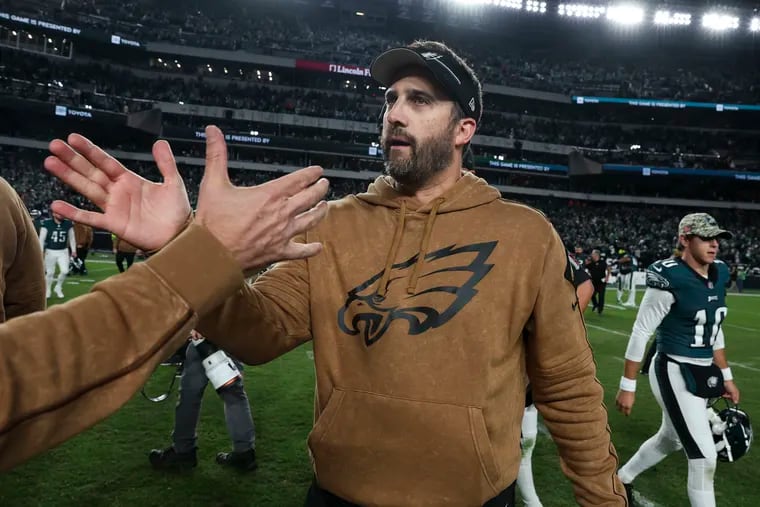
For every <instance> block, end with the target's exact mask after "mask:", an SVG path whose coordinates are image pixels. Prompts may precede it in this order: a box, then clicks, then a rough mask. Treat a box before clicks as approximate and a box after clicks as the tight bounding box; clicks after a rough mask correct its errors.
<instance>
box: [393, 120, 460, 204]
mask: <svg viewBox="0 0 760 507" xmlns="http://www.w3.org/2000/svg"><path fill="white" fill-rule="evenodd" d="M455 127H456V123H452V124H451V125H449V126H448V127H447V128H446V129H445V130H444V131H443V132H441V133H440V134H437V135H435V136H433V137H432V138H431V139H429V140H427V141H425V142H424V143H422V144H420V143H418V142H417V140H416V139H415V138H413V137H411V136H409V135H408V134H407V133H405V132H404V131H403V130H402V129H400V128H390V129H389V131H388V134H387V135H385V132H383V135H382V136H381V138H380V144H381V146H382V147H383V158H384V159H385V173H386V174H387V175H388V176H390V177H391V178H393V179H394V180H395V181H396V182H397V183H398V184H399V186H400V187H401V188H402V189H403V190H404V193H408V194H410V195H411V194H414V193H415V192H416V191H418V190H420V189H421V188H423V187H424V186H425V185H426V184H427V183H428V182H429V181H431V180H432V179H433V178H434V177H435V176H436V175H438V174H439V173H441V172H442V171H443V170H444V169H446V168H447V167H448V166H449V164H451V161H452V159H453V158H454V129H455ZM393 136H403V137H405V138H407V139H408V140H409V152H410V154H409V156H408V157H407V156H404V155H401V154H398V153H396V154H394V153H392V151H391V138H392V137H393Z"/></svg>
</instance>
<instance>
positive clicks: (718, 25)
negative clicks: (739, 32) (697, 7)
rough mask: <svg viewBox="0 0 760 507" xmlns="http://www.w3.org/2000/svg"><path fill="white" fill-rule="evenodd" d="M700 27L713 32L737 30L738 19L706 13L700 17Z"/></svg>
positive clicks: (726, 15)
mask: <svg viewBox="0 0 760 507" xmlns="http://www.w3.org/2000/svg"><path fill="white" fill-rule="evenodd" d="M702 27H703V28H707V29H708V30H712V31H714V32H725V31H727V30H736V29H737V28H739V18H737V17H736V16H731V15H730V14H720V13H718V12H708V13H707V14H705V15H704V16H702Z"/></svg>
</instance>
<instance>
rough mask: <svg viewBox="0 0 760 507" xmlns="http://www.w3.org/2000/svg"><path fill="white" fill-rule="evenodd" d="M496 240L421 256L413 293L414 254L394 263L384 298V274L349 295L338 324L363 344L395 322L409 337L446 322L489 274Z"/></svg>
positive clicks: (371, 279)
mask: <svg viewBox="0 0 760 507" xmlns="http://www.w3.org/2000/svg"><path fill="white" fill-rule="evenodd" d="M497 243H498V241H491V242H486V243H475V244H471V245H464V246H460V247H457V246H456V245H451V246H447V247H444V248H441V249H440V250H436V251H435V252H431V253H428V254H427V255H426V256H425V264H424V268H423V271H422V272H421V273H420V274H419V278H418V280H417V284H416V286H415V290H414V293H413V294H408V293H407V286H408V283H409V280H410V279H411V276H412V272H413V270H414V267H415V265H416V264H417V258H418V254H415V255H414V256H412V257H411V258H409V259H407V260H405V261H403V262H400V263H398V264H394V265H393V266H392V268H391V269H392V271H391V276H390V279H389V281H388V286H387V291H386V295H385V297H381V296H380V295H379V294H378V293H377V291H378V288H379V286H378V282H379V280H380V279H381V278H382V276H383V271H380V272H378V273H377V274H375V275H374V276H372V277H371V278H370V279H369V280H367V281H365V282H363V283H361V284H359V285H358V286H356V287H354V288H353V289H351V290H350V291H348V294H347V297H346V302H345V304H344V305H343V307H342V308H341V309H340V311H338V326H339V327H340V329H341V331H343V332H344V333H346V334H349V335H351V336H356V335H362V337H363V338H364V343H365V344H366V345H367V346H370V345H372V344H373V343H375V342H377V341H378V340H379V339H380V338H382V337H383V335H384V334H385V333H386V331H388V328H389V327H390V325H391V323H393V321H395V320H403V321H405V324H406V325H407V326H408V332H409V335H410V336H414V335H418V334H421V333H424V332H425V331H427V330H428V329H431V328H437V327H439V326H442V325H444V324H446V323H447V322H448V321H449V320H451V319H452V318H453V317H454V316H455V315H456V314H457V313H459V311H460V310H461V309H462V308H464V306H465V305H467V303H469V302H470V301H471V300H472V298H473V297H474V296H475V295H476V294H477V293H478V291H477V289H476V288H475V287H476V286H477V285H478V283H479V282H480V281H481V280H482V279H483V278H484V277H485V276H486V275H487V274H488V272H489V271H491V268H492V267H493V264H487V262H486V261H487V260H488V258H489V257H490V256H491V253H492V252H493V250H494V248H496V245H497Z"/></svg>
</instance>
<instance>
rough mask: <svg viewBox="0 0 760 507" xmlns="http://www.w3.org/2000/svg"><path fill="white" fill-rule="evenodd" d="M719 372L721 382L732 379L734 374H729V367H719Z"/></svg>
mask: <svg viewBox="0 0 760 507" xmlns="http://www.w3.org/2000/svg"><path fill="white" fill-rule="evenodd" d="M720 372H721V373H722V374H723V382H728V381H729V380H734V376H733V375H732V374H731V368H730V367H728V368H721V369H720Z"/></svg>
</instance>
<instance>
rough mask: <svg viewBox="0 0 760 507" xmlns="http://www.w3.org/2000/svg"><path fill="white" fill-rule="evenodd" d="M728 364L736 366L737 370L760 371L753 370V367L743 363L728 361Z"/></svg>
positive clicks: (759, 369) (758, 369) (757, 369)
mask: <svg viewBox="0 0 760 507" xmlns="http://www.w3.org/2000/svg"><path fill="white" fill-rule="evenodd" d="M728 364H729V366H738V367H739V368H744V369H745V370H750V371H760V368H755V367H754V366H750V365H748V364H744V363H737V362H735V361H729V362H728Z"/></svg>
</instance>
